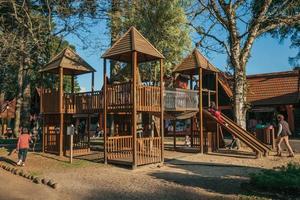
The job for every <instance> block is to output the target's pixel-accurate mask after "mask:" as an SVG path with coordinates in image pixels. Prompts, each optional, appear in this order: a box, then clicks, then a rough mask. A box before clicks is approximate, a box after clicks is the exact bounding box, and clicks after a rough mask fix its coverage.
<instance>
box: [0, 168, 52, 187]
mask: <svg viewBox="0 0 300 200" xmlns="http://www.w3.org/2000/svg"><path fill="white" fill-rule="evenodd" d="M0 168H2V169H4V170H6V171H8V172H10V173H12V174H14V175H19V176H21V177H24V178H26V179H28V180H30V181H32V182H33V183H36V184H40V183H42V184H44V185H46V186H49V187H51V188H53V189H56V188H58V183H56V182H55V181H53V180H52V179H47V178H42V179H41V178H40V177H38V176H33V175H30V174H29V173H28V172H25V171H24V170H22V169H19V168H16V167H13V166H8V165H4V164H2V163H0Z"/></svg>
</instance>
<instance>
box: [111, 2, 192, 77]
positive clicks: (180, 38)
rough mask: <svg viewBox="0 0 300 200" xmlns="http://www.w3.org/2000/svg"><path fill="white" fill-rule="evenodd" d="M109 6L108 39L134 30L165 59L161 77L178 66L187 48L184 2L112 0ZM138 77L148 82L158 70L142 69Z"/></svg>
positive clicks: (189, 39) (188, 44) (188, 32)
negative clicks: (109, 34) (132, 28)
mask: <svg viewBox="0 0 300 200" xmlns="http://www.w3.org/2000/svg"><path fill="white" fill-rule="evenodd" d="M112 2H113V4H111V6H112V7H111V8H112V9H111V11H110V15H109V16H110V21H109V27H110V31H111V37H112V38H113V37H116V38H118V37H120V35H122V34H123V33H124V32H125V31H127V30H128V28H129V27H131V26H135V27H136V28H137V29H138V30H139V31H140V32H141V33H142V34H143V35H145V36H146V38H147V39H148V40H149V41H150V42H151V43H152V44H153V45H154V46H155V47H156V48H157V49H158V50H159V51H161V52H162V54H163V55H164V56H165V57H166V59H165V61H164V69H165V73H170V72H171V70H172V67H174V66H175V65H176V64H178V63H179V62H180V61H181V59H182V58H183V56H184V55H185V53H186V52H187V51H189V50H190V48H191V38H190V28H189V27H188V26H187V18H186V15H185V11H184V5H185V4H183V3H182V2H186V1H180V0H169V1H165V0H139V1H137V0H135V1H125V0H114V1H112ZM120 16H121V17H120ZM116 38H114V39H113V40H112V41H114V40H115V39H116ZM118 68H119V69H120V67H117V69H118ZM122 72H123V71H122ZM140 73H141V76H142V77H143V78H144V79H147V80H149V79H150V78H151V77H155V76H156V75H157V73H158V68H157V67H156V68H155V69H154V70H153V66H152V67H151V66H149V65H143V66H141V70H140Z"/></svg>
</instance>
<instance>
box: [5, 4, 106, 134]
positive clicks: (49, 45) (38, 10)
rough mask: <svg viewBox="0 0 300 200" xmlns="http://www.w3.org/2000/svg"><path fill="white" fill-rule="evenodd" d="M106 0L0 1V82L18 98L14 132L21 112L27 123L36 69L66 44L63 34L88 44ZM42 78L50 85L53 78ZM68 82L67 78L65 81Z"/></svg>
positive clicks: (36, 81)
mask: <svg viewBox="0 0 300 200" xmlns="http://www.w3.org/2000/svg"><path fill="white" fill-rule="evenodd" d="M106 3H107V2H106V1H97V0H82V1H77V0H51V1H44V0H38V1H34V0H20V1H10V0H1V1H0V66H1V68H0V75H1V77H0V78H1V80H2V82H0V84H1V86H3V87H1V92H2V93H5V94H6V97H7V98H12V97H16V98H17V105H16V127H15V133H17V129H18V126H19V124H20V120H19V119H20V118H21V111H22V114H23V115H24V116H23V117H22V119H23V122H24V124H25V125H26V124H27V123H28V122H29V116H28V115H29V113H30V95H31V93H32V91H33V89H34V88H35V87H37V86H39V85H40V83H41V77H40V74H39V73H38V72H39V70H40V69H41V68H42V67H43V66H44V65H45V64H46V63H47V62H48V61H49V60H50V58H51V57H52V56H53V55H55V54H56V53H58V52H59V51H60V50H62V48H64V47H65V46H67V45H68V43H67V42H66V41H65V40H64V37H65V36H66V35H68V34H73V35H75V36H77V37H78V38H79V39H80V40H81V41H82V42H83V43H84V44H86V45H88V41H89V40H88V39H87V37H86V36H87V33H89V26H90V25H92V24H93V23H94V22H95V20H98V19H103V18H104V17H105V14H106V13H104V9H105V8H106V7H105V4H106ZM88 19H90V20H88ZM5 79H7V80H9V81H10V82H12V83H13V82H15V83H17V84H11V83H9V81H7V82H6V81H4V80H5ZM44 81H45V82H46V84H49V85H53V84H52V83H53V81H55V77H54V76H51V75H49V76H47V77H46V79H45V80H44ZM68 82H70V81H68V80H66V84H68ZM66 87H67V86H66Z"/></svg>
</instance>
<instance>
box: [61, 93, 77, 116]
mask: <svg viewBox="0 0 300 200" xmlns="http://www.w3.org/2000/svg"><path fill="white" fill-rule="evenodd" d="M63 106H64V107H63V110H64V111H65V112H66V113H75V112H76V107H75V94H71V93H65V94H64V105H63Z"/></svg>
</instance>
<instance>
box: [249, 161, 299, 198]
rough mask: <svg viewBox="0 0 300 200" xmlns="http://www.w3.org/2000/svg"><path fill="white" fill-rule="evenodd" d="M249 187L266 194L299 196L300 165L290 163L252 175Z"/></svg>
mask: <svg viewBox="0 0 300 200" xmlns="http://www.w3.org/2000/svg"><path fill="white" fill-rule="evenodd" d="M249 186H250V188H252V189H254V190H257V191H261V192H264V193H266V192H269V193H273V194H280V195H287V196H299V195H300V164H297V163H289V164H288V165H287V166H282V167H279V168H274V169H272V170H263V171H262V172H260V173H256V174H250V182H249Z"/></svg>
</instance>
